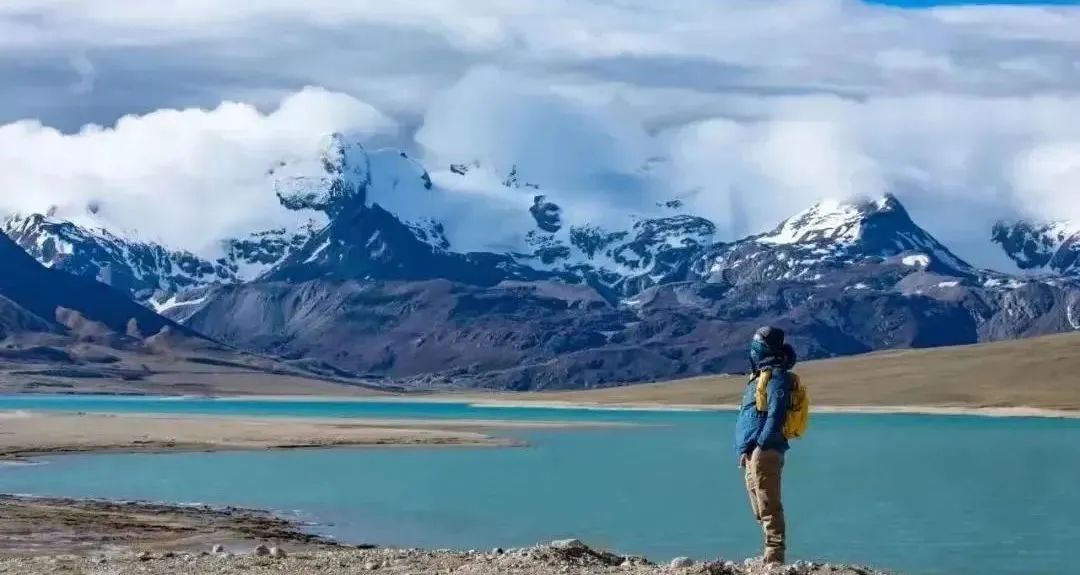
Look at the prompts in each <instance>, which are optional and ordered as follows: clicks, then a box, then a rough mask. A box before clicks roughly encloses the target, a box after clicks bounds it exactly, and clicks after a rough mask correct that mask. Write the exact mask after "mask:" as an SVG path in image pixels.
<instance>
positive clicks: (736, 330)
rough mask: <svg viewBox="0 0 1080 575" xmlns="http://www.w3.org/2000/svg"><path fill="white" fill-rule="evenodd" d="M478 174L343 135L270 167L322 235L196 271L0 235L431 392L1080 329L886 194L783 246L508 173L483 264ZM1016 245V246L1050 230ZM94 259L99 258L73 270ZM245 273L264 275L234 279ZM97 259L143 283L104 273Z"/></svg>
mask: <svg viewBox="0 0 1080 575" xmlns="http://www.w3.org/2000/svg"><path fill="white" fill-rule="evenodd" d="M478 169H479V167H478V164H471V165H453V166H451V167H450V170H449V171H448V172H445V173H442V174H440V176H439V179H438V182H439V183H438V184H437V183H436V180H435V179H433V178H432V177H431V176H430V175H429V174H428V172H427V171H425V170H424V168H423V167H421V166H420V164H418V163H417V162H415V161H414V160H412V159H411V158H409V157H408V156H407V155H406V154H403V153H401V152H399V151H397V150H374V151H368V150H366V149H364V148H363V146H361V145H359V144H357V143H355V142H351V141H349V140H348V139H347V138H344V137H341V136H334V137H332V138H330V139H329V140H328V144H327V147H326V149H325V150H324V152H323V154H322V155H321V156H320V157H319V158H318V160H317V166H316V167H315V170H314V172H317V173H318V174H319V175H317V176H312V175H311V174H312V173H314V172H313V170H312V166H304V165H293V164H288V163H282V164H280V165H278V166H276V167H275V168H274V170H272V171H271V173H270V176H271V179H272V181H273V183H274V189H275V191H276V193H277V196H278V198H279V200H280V202H281V204H282V206H283V208H285V209H289V210H294V211H303V212H312V213H320V214H321V216H320V217H322V216H324V217H325V221H326V222H327V224H326V225H325V227H319V228H316V227H315V226H311V227H310V228H308V231H307V232H305V233H303V234H296V235H293V236H291V237H287V238H286V237H283V236H280V235H265V236H254V237H253V238H252V239H251V243H250V244H234V246H242V247H239V248H238V255H236V256H227V257H226V258H225V259H223V260H218V261H216V262H205V261H203V262H199V263H198V264H194V263H193V264H191V265H190V266H186V267H185V266H183V265H181V264H182V263H183V262H184V261H186V260H184V258H183V257H182V255H177V253H174V252H169V251H167V250H165V249H164V248H160V247H157V249H155V248H154V246H148V245H147V246H142V248H145V250H146V253H147V254H149V255H146V256H143V255H142V254H143V251H140V249H136V247H137V246H136V247H133V245H125V244H123V243H122V242H121V241H119V240H118V239H117V238H115V237H114V236H110V235H107V234H96V235H94V234H88V233H85V232H84V231H80V230H79V229H78V228H74V227H73V226H71V225H70V224H66V225H65V224H63V223H60V222H50V221H48V220H47V219H41V218H39V219H37V220H34V221H35V222H36V224H35V225H29V226H28V225H27V224H26V222H27V221H29V220H25V219H24V220H18V221H20V222H22V223H21V224H19V225H15V226H12V225H10V224H9V226H8V227H9V229H13V230H14V231H15V233H14V234H13V235H14V236H15V237H16V238H17V239H18V241H19V243H20V245H23V246H24V247H27V246H28V247H27V249H28V250H29V251H30V252H31V253H33V254H34V255H35V257H37V258H38V259H39V260H43V261H44V263H46V264H47V265H52V266H53V267H56V268H58V269H65V270H67V271H70V272H72V273H76V274H81V275H84V276H86V277H91V278H94V279H105V280H111V281H112V282H113V285H114V286H117V287H121V288H122V289H124V286H127V287H126V289H127V291H128V292H129V293H131V294H132V296H133V297H137V298H139V297H140V296H143V297H145V294H146V293H147V291H148V290H151V289H153V290H154V293H155V294H157V296H156V298H152V299H151V300H149V301H150V302H152V304H153V305H154V306H155V307H156V309H158V310H159V311H160V312H161V313H163V314H165V315H167V316H168V317H170V318H172V319H173V320H175V321H178V322H180V323H182V324H184V325H186V326H188V327H190V328H192V329H194V330H196V331H198V332H201V333H203V334H206V335H207V336H209V337H211V338H214V339H216V340H218V341H221V342H225V343H228V344H231V345H235V346H237V347H239V348H241V349H246V350H251V351H256V352H259V353H266V354H273V355H277V356H280V357H283V358H286V359H295V360H300V359H304V360H307V359H311V360H315V361H319V362H323V363H325V364H326V365H328V366H332V368H333V369H338V370H341V371H342V372H343V373H350V374H357V375H363V376H370V377H376V378H384V379H385V380H387V381H388V382H389V381H393V382H395V383H402V382H404V383H405V384H407V385H413V386H418V387H431V386H440V387H444V386H485V387H494V388H503V389H550V388H570V387H597V386H606V385H616V384H620V383H626V382H631V381H643V380H651V379H659V378H669V377H676V376H683V375H693V374H699V373H716V372H732V371H739V370H741V369H743V368H744V367H745V366H744V363H745V359H744V353H745V350H744V349H743V348H744V346H745V341H746V339H747V338H748V337H749V335H750V333H752V331H753V329H754V328H755V327H757V326H758V325H759V324H761V323H774V324H777V325H780V326H782V327H784V328H785V329H787V330H788V331H789V332H790V333H791V334H792V338H793V340H794V341H796V343H797V344H798V345H799V347H800V349H801V350H803V353H804V355H805V356H807V357H828V356H833V355H844V354H853V353H862V352H867V351H873V350H879V349H890V348H903V347H928V346H938V345H950V344H963V343H974V342H979V341H990V340H997V339H1009V338H1016V337H1025V336H1031V335H1040V334H1045V333H1054V332H1061V331H1069V330H1075V329H1080V286H1078V284H1080V280H1077V279H1075V278H1072V277H1070V276H1069V275H1066V274H1063V275H1059V276H1053V277H1049V276H1047V277H1041V278H1040V277H1027V276H1013V275H1008V274H1004V273H997V272H992V271H987V270H981V269H977V268H975V267H973V266H971V265H969V264H968V263H967V262H965V261H963V260H962V259H961V258H959V257H957V256H956V255H955V254H953V253H952V252H951V251H949V249H948V248H947V247H946V246H944V245H943V244H941V243H940V242H939V241H937V240H936V239H935V238H934V237H933V236H932V235H931V234H929V233H928V232H926V231H925V230H924V229H922V228H921V227H919V226H918V225H917V224H916V223H915V222H914V221H913V220H912V218H911V217H910V215H909V214H908V212H907V211H906V210H905V209H904V207H903V205H902V204H901V202H900V201H899V200H898V199H897V198H895V197H893V196H891V195H885V196H882V197H880V198H876V199H870V200H855V201H847V202H837V201H823V202H821V203H819V204H817V205H815V206H813V207H811V208H810V209H808V210H805V211H803V212H801V213H799V214H796V215H795V216H793V217H791V218H789V219H787V220H785V221H784V222H782V223H781V224H780V225H779V226H778V227H777V228H775V229H774V230H773V231H771V232H766V233H763V234H757V235H754V236H750V237H747V238H744V239H741V240H738V241H734V242H717V241H716V240H715V237H714V236H715V232H716V228H715V226H714V225H713V224H712V222H710V221H708V220H707V219H704V218H701V217H697V216H695V215H693V214H689V213H686V208H685V206H683V205H682V203H681V202H679V201H677V200H675V201H670V202H663V203H661V204H660V205H657V206H656V209H653V210H650V211H649V212H648V213H642V214H639V215H636V216H631V217H630V218H628V219H626V220H625V221H626V222H628V223H627V224H626V225H625V226H624V227H621V228H616V227H612V224H611V223H610V221H609V222H608V224H607V225H606V226H601V225H599V224H592V223H589V222H583V221H574V219H573V217H571V215H570V214H569V213H568V211H567V210H566V209H564V206H563V205H560V204H559V203H558V202H557V201H556V199H555V198H553V197H551V196H549V195H548V194H547V193H545V190H544V189H543V188H542V187H541V186H539V185H536V184H533V183H530V182H527V181H525V179H524V178H523V177H522V176H521V175H520V174H518V172H517V170H516V169H514V170H511V172H510V174H509V175H508V176H507V177H506V178H505V179H504V180H503V181H502V183H501V185H502V186H505V187H506V189H507V190H509V191H511V192H513V194H516V195H512V197H514V198H518V199H520V200H521V201H520V203H519V204H515V205H516V206H517V207H514V206H511V207H510V208H509V209H511V212H508V213H507V220H508V221H510V222H512V223H515V225H520V226H521V227H520V228H517V229H516V236H517V237H520V238H521V240H522V241H521V242H520V243H519V244H517V245H513V246H509V245H507V246H505V247H501V248H490V249H482V250H476V249H472V247H473V246H474V245H475V242H474V243H470V240H475V237H476V235H477V234H476V233H475V230H472V229H463V224H462V222H463V221H468V220H467V218H468V211H467V210H468V208H469V206H468V205H463V206H462V205H457V204H454V202H455V201H457V200H458V198H457V197H456V196H455V195H454V194H450V193H448V192H447V191H446V190H445V189H443V186H447V185H449V186H453V185H456V184H455V181H456V180H454V178H465V179H467V178H470V177H474V176H475V174H474V172H475V171H476V170H478ZM447 178H450V179H449V180H447ZM433 207H438V208H439V210H441V211H440V212H439V213H442V214H443V215H444V217H442V218H437V217H434V216H433V215H432V214H433V213H434V212H433V211H432V208H433ZM462 210H465V211H462ZM514 210H516V211H514ZM446 214H450V216H447V215H446ZM453 214H459V215H461V219H458V218H454V217H451V216H452V215H453ZM13 221H14V220H13ZM470 223H471V221H470ZM38 230H47V231H49V234H51V235H49V234H43V233H38V232H37V231H38ZM1022 231H1023V233H1024V234H1026V235H1021V236H1020V237H1021V240H1023V238H1025V237H1029V236H1031V235H1032V234H1033V233H1035V232H1039V233H1042V234H1044V235H1045V233H1044V232H1046V230H1044V229H1042V228H1038V229H1036V228H1031V229H1028V228H1024V229H1023V230H1022ZM995 233H997V232H995ZM1002 233H1003V234H1004V235H1003V236H1002V237H1005V238H1006V239H1007V238H1009V237H1013V236H1010V235H1009V234H1008V233H1005V232H1002ZM1011 233H1013V235H1015V234H1016V232H1011ZM470 234H471V235H470ZM1055 237H1057V236H1055ZM42 238H45V239H42ZM80 238H86V241H87V244H88V245H89V246H93V247H85V246H80V245H78V244H79V242H78V241H77V240H78V239H80ZM50 241H51V242H52V243H51V244H50ZM1013 243H1015V244H1016V245H1021V244H1022V243H1023V242H1022V241H1020V242H1019V243H1017V242H1013ZM1009 245H1013V244H1012V243H1011V244H1009ZM1039 245H1040V246H1043V247H1044V248H1045V249H1044V250H1042V251H1039V250H1027V248H1018V249H1019V251H1017V253H1025V254H1027V253H1029V252H1030V254H1035V255H1036V256H1038V258H1035V257H1033V256H1032V258H1030V259H1032V261H1033V262H1034V263H1039V262H1041V261H1043V260H1042V259H1039V258H1042V257H1043V256H1044V255H1045V252H1047V251H1050V250H1051V248H1053V251H1054V255H1053V256H1052V257H1049V258H1048V259H1046V260H1045V262H1043V263H1042V264H1039V265H1045V263H1046V262H1052V261H1062V262H1064V259H1063V258H1064V257H1065V256H1059V254H1061V253H1063V250H1066V248H1068V246H1071V245H1072V244H1070V243H1068V241H1066V240H1061V241H1059V242H1058V243H1055V244H1053V245H1049V244H1045V243H1040V244H1039ZM1070 249H1071V248H1070ZM1066 251H1067V250H1066ZM82 254H94V255H92V256H90V257H86V258H83V260H89V261H92V262H93V265H91V264H85V265H82V264H78V265H77V263H78V262H79V261H81V260H80V256H81V255H82ZM252 254H255V255H254V256H253V255H252ZM1030 254H1029V255H1030ZM229 258H232V259H229ZM1055 258H1058V259H1055ZM252 261H254V262H255V263H254V264H252V265H253V266H255V267H254V268H253V269H257V270H258V273H242V272H241V271H240V268H241V266H242V265H243V263H245V262H246V263H251V262H252ZM101 262H107V263H108V267H109V269H114V268H117V267H118V268H124V266H125V265H126V266H128V267H127V269H130V270H131V271H126V272H123V273H116V272H115V271H113V272H112V273H111V274H108V275H107V276H106V275H103V274H102V272H101V270H102V269H104V268H106V266H105V265H102V263H101ZM143 262H149V263H146V264H144V263H143ZM136 265H138V266H141V267H138V268H137V269H134V268H135V266H136ZM1067 267H1068V266H1064V265H1063V266H1057V267H1055V268H1054V269H1058V268H1060V269H1062V270H1065V269H1066V268H1067ZM162 270H164V271H165V272H168V273H162ZM176 270H178V271H176ZM189 270H194V272H192V271H189ZM203 271H205V273H202V272H203ZM163 277H168V278H169V279H167V280H163V279H162V278H163ZM115 278H122V279H124V280H125V281H126V282H127V283H123V282H118V281H117V280H116V279H115ZM129 278H130V279H129ZM136 280H138V281H136ZM140 282H141V283H140ZM131 286H135V287H131ZM162 293H164V294H168V298H167V299H162V298H161V294H162ZM140 299H142V298H140ZM143 301H147V300H145V299H143Z"/></svg>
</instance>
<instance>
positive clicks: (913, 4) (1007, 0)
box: [867, 0, 1080, 8]
mask: <svg viewBox="0 0 1080 575" xmlns="http://www.w3.org/2000/svg"><path fill="white" fill-rule="evenodd" d="M867 2H868V3H870V4H888V5H892V6H901V7H905V8H926V7H932V6H992V5H1000V6H1075V5H1078V4H1080V0H983V1H981V2H974V1H971V0H867Z"/></svg>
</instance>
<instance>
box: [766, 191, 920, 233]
mask: <svg viewBox="0 0 1080 575" xmlns="http://www.w3.org/2000/svg"><path fill="white" fill-rule="evenodd" d="M882 218H889V219H892V220H894V224H897V225H899V226H901V227H917V226H915V223H914V222H913V221H911V217H910V216H909V215H908V213H907V210H905V209H904V206H903V205H901V204H900V200H898V199H897V198H896V196H894V195H892V194H885V195H884V196H881V197H879V198H876V199H858V200H853V201H838V200H833V199H827V200H822V201H821V202H818V203H817V204H815V205H814V206H813V207H811V208H810V209H808V210H805V211H803V212H800V213H798V214H796V215H795V216H793V217H791V218H789V219H787V220H785V221H784V222H783V223H782V224H780V226H779V227H777V228H776V229H775V230H773V231H772V232H770V233H767V234H764V235H762V236H760V237H759V238H758V241H759V242H761V243H765V244H774V245H783V244H805V243H822V242H828V243H843V244H850V243H855V242H858V241H860V240H861V239H862V238H863V237H864V235H865V233H866V231H867V224H868V222H870V220H875V219H882Z"/></svg>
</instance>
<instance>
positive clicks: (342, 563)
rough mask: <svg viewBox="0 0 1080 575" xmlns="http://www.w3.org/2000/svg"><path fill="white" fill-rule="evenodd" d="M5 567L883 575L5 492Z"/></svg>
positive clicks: (464, 574)
mask: <svg viewBox="0 0 1080 575" xmlns="http://www.w3.org/2000/svg"><path fill="white" fill-rule="evenodd" d="M0 573H4V574H10V575H31V574H33V575H40V574H61V573H62V574H64V575H71V574H82V573H86V574H104V573H125V574H127V573H131V574H146V575H158V574H160V575H166V574H169V575H172V574H187V573H200V574H204V573H217V574H224V575H231V574H233V573H244V574H246V575H262V574H280V573H296V574H306V573H319V574H330V575H337V574H341V575H346V574H354V573H355V574H367V575H371V574H376V573H377V574H379V575H382V574H386V575H407V574H409V575H412V574H420V573H424V574H428V573H430V574H439V575H443V574H451V573H454V574H461V575H497V574H498V575H503V574H517V575H563V574H582V575H584V574H596V575H600V574H605V573H612V574H615V573H617V574H620V575H660V574H665V575H666V574H679V575H683V574H685V575H764V574H770V575H771V574H774V573H775V574H777V575H781V574H782V575H883V574H881V573H880V572H877V571H873V570H871V569H867V568H860V567H840V566H832V565H822V564H813V563H797V564H795V565H791V566H785V567H776V568H772V569H768V568H765V567H763V566H761V565H758V564H755V563H753V562H752V561H751V562H739V563H736V562H731V561H722V560H719V561H713V562H696V561H692V560H690V559H685V558H683V559H676V560H675V561H673V562H671V563H667V564H662V565H658V564H655V563H653V562H650V561H649V560H648V559H645V558H643V557H632V556H622V555H617V554H614V553H610V552H606V551H600V550H596V549H592V548H590V547H589V546H587V545H585V544H584V543H582V542H580V541H577V540H567V541H556V542H552V543H549V544H545V545H538V546H535V547H529V548H523V549H512V550H502V549H493V550H490V551H467V552H458V551H449V550H439V551H423V550H418V549H377V548H374V547H373V546H345V545H339V544H337V543H335V542H333V541H330V540H327V539H324V538H321V537H318V536H316V535H312V534H311V533H310V532H309V531H308V530H307V529H306V528H305V527H304V526H302V525H299V524H298V523H295V522H292V521H289V520H286V519H282V518H280V517H276V516H274V515H272V514H269V513H265V512H261V511H254V510H248V509H236V508H223V509H222V508H210V507H202V506H177V505H164V504H150V503H135V502H110V501H84V500H70V499H53V498H31V497H15V496H7V495H5V496H0Z"/></svg>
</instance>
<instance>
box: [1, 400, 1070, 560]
mask: <svg viewBox="0 0 1080 575" xmlns="http://www.w3.org/2000/svg"><path fill="white" fill-rule="evenodd" d="M0 409H4V410H10V409H27V410H68V411H109V412H147V411H151V412H159V413H186V414H196V413H198V414H231V415H259V416H326V417H385V418H428V419H439V418H453V419H462V418H476V419H493V418H499V419H522V420H524V419H528V420H538V419H542V420H569V421H621V422H630V423H640V424H643V425H641V426H635V427H629V428H622V427H620V428H602V429H571V430H555V431H552V430H546V431H514V432H508V433H509V434H510V435H513V436H515V437H520V438H522V439H525V440H527V441H528V443H529V445H530V446H529V447H527V448H510V449H489V448H454V449H440V448H430V449H429V448H415V449H333V450H310V451H260V452H224V453H187V454H168V455H147V454H131V455H71V456H59V457H53V458H49V459H47V464H46V465H37V466H11V467H2V468H0V492H6V493H28V494H37V495H55V496H75V497H106V498H118V499H145V500H155V501H175V502H200V503H210V504H216V505H237V506H247V507H258V508H266V509H272V510H275V511H278V512H281V513H285V514H297V515H299V516H300V517H302V518H305V519H308V520H311V521H314V522H316V523H317V524H318V527H317V528H316V529H317V530H320V531H322V532H324V533H327V534H330V535H332V536H334V537H337V538H339V539H341V540H345V541H349V542H371V543H378V544H383V545H399V546H417V547H433V548H443V547H452V548H481V549H484V548H491V547H496V546H502V547H514V546H521V545H530V544H533V543H536V542H540V541H549V540H552V539H558V538H565V537H578V538H581V539H584V540H586V541H588V542H590V543H593V544H596V545H598V546H604V547H609V548H613V549H616V550H619V551H622V552H626V553H642V554H647V555H649V556H651V557H652V558H654V559H667V558H671V557H674V556H678V555H689V556H693V557H698V558H715V557H718V556H723V557H728V558H731V557H744V556H749V555H753V554H755V553H757V552H758V551H759V549H758V547H759V545H760V534H759V531H758V529H757V527H756V525H755V524H754V522H753V520H752V519H751V517H750V515H749V513H750V512H749V509H748V505H747V502H746V495H745V492H744V490H743V487H742V478H741V474H740V472H739V471H738V470H737V469H736V468H735V462H734V457H733V455H732V453H731V447H730V435H731V427H732V425H733V423H734V415H733V414H730V413H712V412H687V413H679V412H619V411H589V410H561V409H517V408H497V407H487V408H485V407H470V406H468V405H465V404H448V403H403V402H299V401H296V402H294V401H272V402H271V401H256V400H244V401H236V400H228V401H223V400H176V399H117V398H80V397H0ZM0 428H2V423H0ZM1078 485H1080V421H1076V420H1071V421H1070V420H1042V419H990V418H977V417H933V416H917V415H815V416H814V419H813V422H812V427H811V433H810V434H809V435H808V437H807V438H806V439H804V440H802V441H800V442H798V443H797V444H795V446H794V448H793V449H792V451H791V453H790V454H789V457H788V462H787V468H786V470H785V483H784V489H785V493H784V497H785V504H786V507H787V512H788V517H789V529H790V539H791V555H792V558H793V559H797V558H806V559H816V560H825V561H832V562H845V563H852V562H854V563H865V564H872V565H874V566H878V567H882V568H889V569H894V570H897V571H901V572H904V573H916V574H932V573H942V574H959V575H964V574H972V575H974V574H1005V573H1016V574H1032V573H1047V574H1050V573H1070V572H1072V571H1071V569H1072V563H1071V561H1072V560H1071V559H1068V555H1069V552H1070V551H1071V550H1072V546H1073V545H1075V544H1076V542H1077V541H1080V526H1077V525H1076V524H1075V518H1076V517H1077V516H1078V513H1080V487H1078Z"/></svg>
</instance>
